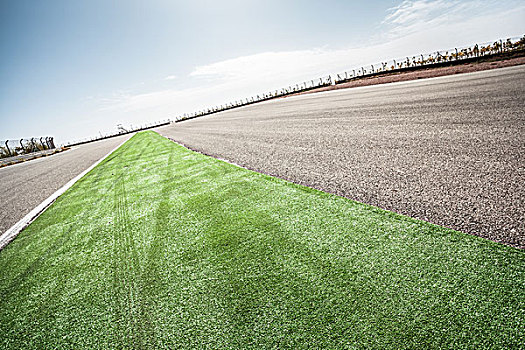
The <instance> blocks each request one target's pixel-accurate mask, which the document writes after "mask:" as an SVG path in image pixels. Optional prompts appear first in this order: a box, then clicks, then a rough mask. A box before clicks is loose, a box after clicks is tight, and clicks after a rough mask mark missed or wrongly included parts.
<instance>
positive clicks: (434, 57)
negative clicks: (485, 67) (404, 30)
mask: <svg viewBox="0 0 525 350" xmlns="http://www.w3.org/2000/svg"><path fill="white" fill-rule="evenodd" d="M524 50H525V36H523V37H521V38H520V37H514V38H509V39H506V40H505V41H504V40H498V41H495V42H493V43H484V44H476V45H474V46H471V47H464V48H454V49H450V50H441V51H436V52H433V53H430V54H419V55H417V56H411V57H410V56H409V57H404V58H401V59H395V60H390V61H385V62H379V63H375V64H370V65H366V66H364V65H363V66H360V67H356V68H354V69H352V70H349V71H346V72H343V73H340V74H335V75H334V77H332V75H328V76H326V77H322V78H316V79H313V80H309V81H306V82H302V83H299V84H295V85H290V86H288V87H286V88H282V89H280V90H275V91H270V92H266V93H262V94H259V95H256V96H252V97H248V98H243V99H241V100H239V101H234V102H229V103H226V104H224V105H220V106H215V107H209V108H206V109H203V110H200V111H197V112H192V113H189V114H188V113H185V114H183V115H181V116H177V117H175V120H174V121H175V122H181V121H184V120H189V119H193V118H198V117H202V116H205V115H210V114H214V113H219V112H223V111H227V110H229V109H233V108H238V107H243V106H247V105H250V104H253V103H257V102H262V101H266V100H271V99H274V98H279V97H284V96H288V95H293V94H296V93H301V92H306V91H309V90H313V89H317V88H320V87H325V86H330V85H336V84H342V83H345V82H348V81H351V80H355V79H362V78H366V77H371V76H375V75H379V74H385V73H396V72H402V71H409V70H416V69H421V67H429V68H430V67H439V66H445V65H451V64H459V63H466V62H468V61H476V60H479V59H480V58H485V57H491V56H497V55H502V54H509V53H513V52H520V51H521V52H523V51H524Z"/></svg>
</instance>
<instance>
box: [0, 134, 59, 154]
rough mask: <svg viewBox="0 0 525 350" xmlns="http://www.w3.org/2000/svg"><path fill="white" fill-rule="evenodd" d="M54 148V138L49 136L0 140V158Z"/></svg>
mask: <svg viewBox="0 0 525 350" xmlns="http://www.w3.org/2000/svg"><path fill="white" fill-rule="evenodd" d="M54 148H55V143H54V140H53V138H52V137H49V136H48V137H40V138H37V137H33V138H31V139H20V140H6V141H0V158H8V157H14V156H18V155H21V154H29V153H33V152H39V151H44V150H47V149H54Z"/></svg>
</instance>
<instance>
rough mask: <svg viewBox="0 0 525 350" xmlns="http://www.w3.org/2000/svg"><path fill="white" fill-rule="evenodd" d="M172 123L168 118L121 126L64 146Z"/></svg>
mask: <svg viewBox="0 0 525 350" xmlns="http://www.w3.org/2000/svg"><path fill="white" fill-rule="evenodd" d="M170 123H171V121H170V120H169V119H166V120H162V121H160V122H155V123H149V124H144V125H140V126H130V127H128V128H123V127H120V130H119V131H118V132H116V133H108V134H100V135H99V136H94V137H90V138H85V139H81V140H76V141H71V142H68V143H66V144H64V145H63V146H65V147H70V146H78V145H82V144H85V143H89V142H95V141H100V140H105V139H109V138H112V137H117V136H120V135H126V134H130V133H133V132H137V131H141V130H147V129H152V128H156V127H159V126H163V125H168V124H170Z"/></svg>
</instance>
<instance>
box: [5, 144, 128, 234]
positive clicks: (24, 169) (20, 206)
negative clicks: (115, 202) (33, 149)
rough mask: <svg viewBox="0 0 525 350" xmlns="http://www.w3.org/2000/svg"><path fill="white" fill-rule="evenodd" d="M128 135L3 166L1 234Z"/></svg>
mask: <svg viewBox="0 0 525 350" xmlns="http://www.w3.org/2000/svg"><path fill="white" fill-rule="evenodd" d="M129 137H131V136H130V135H128V136H120V137H115V138H112V139H108V140H104V141H98V142H93V143H88V144H85V145H81V146H77V147H73V148H72V149H70V150H69V151H67V152H63V153H59V154H55V155H53V156H50V157H45V158H39V159H35V160H31V161H28V162H24V163H20V164H16V165H12V166H8V167H5V168H1V169H0V179H1V181H0V207H1V208H2V211H0V234H1V233H3V232H5V231H7V230H8V229H9V228H10V227H11V226H13V225H14V224H15V223H17V222H18V221H19V220H20V219H22V218H23V217H24V216H25V215H26V214H27V213H29V212H30V211H31V210H32V209H33V208H34V207H36V206H37V205H39V204H40V203H41V202H42V201H44V200H45V199H46V198H48V197H49V196H51V195H52V194H53V193H55V191H57V190H58V189H59V188H61V187H62V186H64V185H65V184H66V183H67V182H69V180H71V179H73V178H74V177H75V176H77V175H78V174H80V173H81V172H82V171H84V170H85V169H87V168H88V167H89V166H90V165H92V164H93V163H95V162H96V161H97V160H99V159H100V158H102V157H103V156H105V155H106V154H107V153H108V152H110V151H111V150H112V149H114V148H115V147H117V146H118V145H119V144H121V143H122V142H123V141H124V140H126V139H127V138H129Z"/></svg>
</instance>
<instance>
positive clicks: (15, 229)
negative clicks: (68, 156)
mask: <svg viewBox="0 0 525 350" xmlns="http://www.w3.org/2000/svg"><path fill="white" fill-rule="evenodd" d="M133 135H134V134H133ZM127 140H129V138H126V139H125V140H124V141H122V143H120V144H119V145H118V146H117V147H115V148H114V149H113V150H112V151H111V152H109V153H108V154H106V155H105V156H104V157H102V158H100V159H99V160H97V161H96V162H95V163H93V164H92V165H91V166H90V167H89V168H87V169H86V170H84V171H83V172H81V173H80V174H78V175H77V176H76V177H75V178H73V179H71V180H70V181H69V182H68V183H67V184H65V185H64V186H62V187H61V188H59V189H58V190H57V191H56V192H55V193H53V194H52V195H51V196H49V197H48V198H47V199H46V200H45V201H43V202H42V203H40V204H39V205H38V206H37V207H36V208H35V209H33V210H31V211H30V212H29V214H27V215H26V216H24V217H23V218H22V219H21V220H20V221H18V222H17V223H16V224H14V225H13V226H11V228H10V229H8V230H7V231H5V232H4V233H3V234H2V235H1V236H0V250H2V249H4V248H5V247H6V246H7V245H8V244H9V243H10V242H11V241H12V240H13V239H15V238H16V236H18V234H19V233H20V232H21V231H22V230H23V229H24V228H26V227H27V226H29V224H31V223H32V222H33V221H34V220H35V219H36V218H37V217H39V216H40V214H42V213H43V212H44V211H45V210H46V209H47V208H48V207H49V206H50V205H51V204H53V202H54V201H55V200H56V199H57V198H58V197H59V196H60V195H62V194H63V193H64V192H66V191H67V190H68V189H69V188H70V187H71V186H73V185H74V184H75V182H77V181H78V180H80V179H81V178H82V177H83V176H84V175H86V174H87V173H88V172H90V171H91V170H92V169H93V168H94V167H96V166H97V165H99V164H100V163H101V162H102V161H103V160H104V159H106V158H107V157H109V156H110V155H111V154H112V153H113V152H115V151H116V150H117V149H119V148H120V146H122V145H123V144H124V143H125V142H126V141H127Z"/></svg>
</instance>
